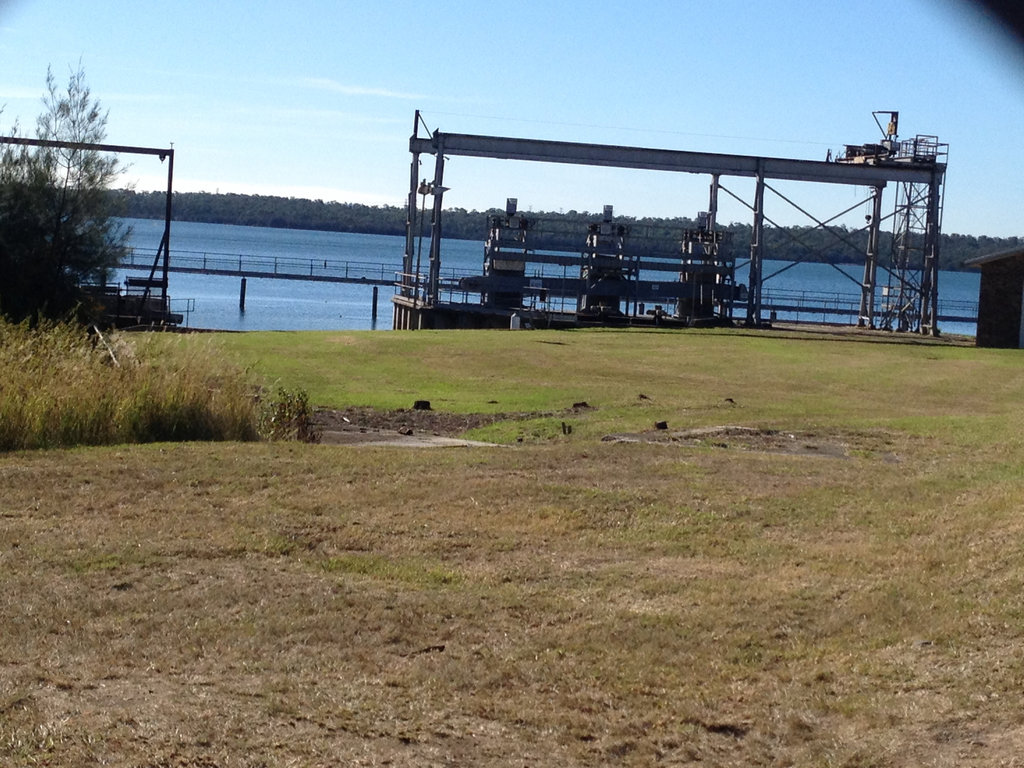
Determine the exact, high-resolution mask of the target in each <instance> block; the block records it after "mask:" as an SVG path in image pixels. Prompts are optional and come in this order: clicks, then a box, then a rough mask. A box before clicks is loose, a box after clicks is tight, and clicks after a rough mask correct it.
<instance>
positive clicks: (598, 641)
mask: <svg viewBox="0 0 1024 768" xmlns="http://www.w3.org/2000/svg"><path fill="white" fill-rule="evenodd" d="M152 343H153V344H161V343H168V342H167V340H166V339H162V338H159V337H158V338H154V339H153V340H152ZM176 343H177V342H176ZM204 343H205V342H204ZM217 343H219V344H220V345H222V349H223V354H224V356H225V359H227V360H231V361H233V362H238V363H241V364H242V365H243V366H245V367H248V368H249V369H250V370H251V371H252V372H254V373H255V374H258V375H259V376H262V377H263V378H264V380H265V381H266V382H267V383H268V386H282V387H287V388H302V389H304V390H306V391H307V392H308V393H309V396H310V401H311V402H312V403H314V404H317V405H320V406H327V407H334V408H341V407H344V406H347V405H361V406H375V407H379V408H388V409H394V408H409V407H410V406H411V405H412V402H413V401H414V400H417V399H427V400H430V401H431V403H432V406H433V408H434V409H445V410H450V411H454V412H460V413H475V412H489V413H504V414H515V418H511V417H510V418H508V419H507V420H505V421H501V422H499V423H497V424H494V425H491V426H488V427H484V428H481V429H479V430H476V431H475V432H474V433H473V435H472V436H473V437H476V438H477V439H481V440H487V441H490V442H495V443H500V445H496V446H494V447H486V448H471V449H467V448H448V449H436V448H435V449H402V448H386V447H384V448H381V447H377V448H354V447H345V446H331V445H309V444H301V443H181V444H171V443H162V444H153V445H145V446H119V447H107V448H88V449H76V450H61V451H37V452H21V453H8V454H0V578H2V583H3V585H4V589H3V591H2V593H0V627H2V633H0V765H4V766H6V765H12V766H20V765H51V766H100V765H112V766H225V767H226V766H253V767H255V766H278V765H281V766H285V765H299V766H307V765H310V766H320V765H323V766H327V765H396V766H421V765H428V766H433V765H483V766H506V765H520V766H526V765H529V766H564V765H588V766H589V765H636V766H641V765H643V766H646V765H686V764H695V765H708V766H789V765H793V766H805V765H806V766H847V767H849V768H853V767H854V766H858V767H861V766H864V767H866V766H996V765H1003V766H1012V765H1022V764H1024V758H1022V757H1021V756H1022V755H1024V700H1022V699H1024V695H1022V694H1024V656H1022V655H1021V653H1020V647H1021V642H1022V639H1024V584H1022V581H1024V516H1022V512H1024V509H1022V507H1024V409H1022V407H1021V403H1022V402H1024V356H1022V355H1021V353H1020V352H1019V351H1000V350H979V349H975V348H973V347H969V346H963V345H957V344H950V343H944V342H941V341H939V342H933V341H929V340H921V339H916V338H901V337H893V336H870V335H868V336H858V335H853V334H845V335H831V334H824V333H809V332H774V333H756V334H754V333H744V332H741V331H707V332H701V331H686V332H674V333H672V332H636V331H586V332H562V333H556V332H522V333H509V332H450V333H445V332H436V333H435V332H417V333H273V334H271V333H267V334H264V333H258V334H226V335H224V336H222V337H219V338H218V339H217ZM579 402H586V403H587V404H588V405H589V406H590V407H589V408H586V409H576V410H573V409H572V408H571V406H572V405H573V404H574V403H579ZM658 421H664V422H667V425H668V427H669V429H668V430H653V425H654V423H655V422H658ZM563 423H565V424H567V425H568V426H571V427H572V429H571V432H570V431H568V430H566V429H564V428H563V427H562V424H563ZM718 427H745V428H750V429H748V430H735V429H734V430H720V429H715V428H718ZM697 429H706V431H705V432H702V433H693V434H706V435H707V438H706V439H685V440H684V439H672V436H673V435H677V434H680V433H679V431H680V430H697ZM613 434H614V435H625V436H628V437H629V439H630V440H631V442H610V441H605V440H603V439H602V438H604V437H605V436H608V435H613Z"/></svg>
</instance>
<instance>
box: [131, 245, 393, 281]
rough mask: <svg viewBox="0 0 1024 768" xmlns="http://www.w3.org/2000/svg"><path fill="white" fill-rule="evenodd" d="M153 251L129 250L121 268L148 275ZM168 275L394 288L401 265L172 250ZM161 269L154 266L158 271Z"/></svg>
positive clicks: (153, 258) (151, 266) (154, 257)
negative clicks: (198, 275) (179, 274)
mask: <svg viewBox="0 0 1024 768" xmlns="http://www.w3.org/2000/svg"><path fill="white" fill-rule="evenodd" d="M155 259H156V252H155V251H153V250H146V249H142V248H133V249H131V250H130V251H129V252H128V254H127V255H126V256H125V258H124V259H123V260H122V261H121V264H120V267H119V268H120V269H124V270H128V271H136V272H139V271H144V272H149V271H150V270H152V269H153V261H154V260H155ZM167 269H168V271H169V272H189V273H192V274H203V275H226V276H228V277H264V278H271V279H274V280H315V281H318V282H325V283H356V284H362V285H394V284H395V279H396V278H395V275H396V273H398V272H400V271H401V264H398V263H395V264H381V263H380V262H376V261H347V260H335V259H316V258H303V257H300V256H254V255H247V254H234V253H214V252H204V251H178V250H171V258H170V262H169V264H168V267H167ZM161 270H162V266H159V265H158V267H157V271H158V272H160V271H161Z"/></svg>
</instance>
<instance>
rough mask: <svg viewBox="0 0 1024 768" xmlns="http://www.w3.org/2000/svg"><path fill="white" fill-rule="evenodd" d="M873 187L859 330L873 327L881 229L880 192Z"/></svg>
mask: <svg viewBox="0 0 1024 768" xmlns="http://www.w3.org/2000/svg"><path fill="white" fill-rule="evenodd" d="M883 189H884V187H883V186H882V185H878V186H876V187H875V192H874V196H873V197H872V203H871V221H870V223H869V224H868V249H867V253H866V254H865V258H864V281H863V282H862V283H861V285H860V316H859V317H858V318H857V325H858V327H860V328H874V327H875V286H876V285H877V280H878V234H879V230H880V229H881V227H882V190H883Z"/></svg>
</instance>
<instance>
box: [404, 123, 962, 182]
mask: <svg viewBox="0 0 1024 768" xmlns="http://www.w3.org/2000/svg"><path fill="white" fill-rule="evenodd" d="M409 151H410V152H414V153H419V154H434V155H436V154H437V153H438V151H440V152H441V153H443V154H444V155H446V156H462V157H486V158H493V159H497V160H532V161H536V162H543V163H568V164H573V165H595V166H606V167H612V168H638V169H643V170H651V171H676V172H682V173H707V174H717V175H722V176H747V177H754V176H757V175H758V174H759V173H763V174H764V178H766V179H789V180H792V181H814V182H822V183H826V184H854V185H861V186H872V187H873V186H884V184H885V183H886V182H887V181H903V182H914V183H929V182H931V181H932V174H933V171H935V170H936V169H937V170H938V171H939V173H940V174H941V173H942V172H943V171H944V169H945V166H944V165H943V164H937V165H924V166H922V165H920V164H918V165H914V164H909V163H908V164H902V163H900V164H896V163H893V164H889V165H867V164H857V165H853V164H846V163H835V162H824V161H817V160H788V159H785V158H778V157H754V156H750V155H724V154H716V153H712V152H685V151H681V150H672V149H645V148H642V147H620V146H613V145H607V144H581V143H576V142H570V141H544V140H540V139H513V138H505V137H500V136H474V135H471V134H464V133H441V132H440V131H437V132H435V133H434V135H433V136H431V137H429V138H420V137H416V136H413V137H412V138H411V139H410V140H409Z"/></svg>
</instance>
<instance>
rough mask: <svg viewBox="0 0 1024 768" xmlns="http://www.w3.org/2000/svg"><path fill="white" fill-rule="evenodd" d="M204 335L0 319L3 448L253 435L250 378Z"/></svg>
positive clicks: (0, 436)
mask: <svg viewBox="0 0 1024 768" xmlns="http://www.w3.org/2000/svg"><path fill="white" fill-rule="evenodd" d="M202 342H206V340H196V339H185V338H183V337H175V338H172V339H170V340H162V341H161V343H159V344H155V343H153V342H152V340H151V339H148V338H147V337H145V336H142V335H134V334H125V335H112V336H109V337H100V336H97V335H95V334H93V335H90V334H89V332H88V331H87V330H86V329H84V328H81V327H80V326H77V325H75V324H72V323H55V324H47V325H43V326H39V327H36V328H29V327H28V326H27V325H25V324H22V325H13V324H10V323H7V322H5V321H2V320H0V451H10V450H19V449H34V448H56V447H66V446H74V445H101V444H113V443H132V442H155V441H162V440H251V439H255V438H256V437H257V426H258V408H259V406H258V403H257V402H256V398H255V397H254V393H255V387H254V385H253V383H252V382H251V381H250V379H249V377H248V375H247V374H246V372H245V371H244V370H242V369H241V368H239V367H238V366H235V365H233V364H231V363H229V362H226V361H225V360H224V358H223V356H222V355H221V354H220V353H219V351H218V350H217V348H216V347H215V346H214V345H213V343H212V341H210V342H206V343H202Z"/></svg>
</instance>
